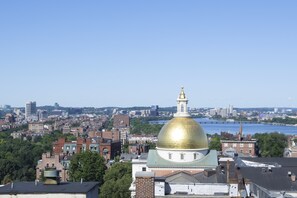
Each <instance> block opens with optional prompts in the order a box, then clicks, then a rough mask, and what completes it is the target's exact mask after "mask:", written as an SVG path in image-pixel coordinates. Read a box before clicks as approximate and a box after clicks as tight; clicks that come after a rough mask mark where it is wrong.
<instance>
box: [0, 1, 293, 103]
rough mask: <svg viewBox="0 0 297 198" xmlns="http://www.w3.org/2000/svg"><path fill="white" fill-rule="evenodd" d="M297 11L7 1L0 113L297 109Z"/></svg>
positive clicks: (274, 4)
mask: <svg viewBox="0 0 297 198" xmlns="http://www.w3.org/2000/svg"><path fill="white" fill-rule="evenodd" d="M296 9H297V1H293V0H291V1H273V0H269V1H256V0H255V1H197V0H193V1H190V0H188V1H174V0H162V1H153V0H152V1H136V0H135V1H128V0H127V1H122V0H121V1H120V0H119V1H76V0H71V1H70V0H68V1H66V0H65V1H60V0H55V1H54V0H53V1H39V0H36V1H30V0H28V1H1V2H0V79H1V85H2V86H1V94H0V105H4V104H10V105H12V106H24V104H25V102H26V101H30V100H33V101H37V105H38V106H39V105H46V104H54V102H58V103H59V104H60V105H61V106H95V107H103V106H123V107H124V106H138V105H141V106H142V105H144V106H148V105H151V104H159V105H160V106H173V105H175V100H176V97H177V95H178V93H179V90H180V87H181V86H184V87H185V92H186V94H187V96H188V97H189V99H190V101H189V106H191V107H225V106H228V105H229V104H232V105H234V106H235V107H263V106H271V107H275V106H288V107H297V92H296V90H295V85H296V83H297V82H296V81H297V80H296V79H297V78H296V76H297V12H296Z"/></svg>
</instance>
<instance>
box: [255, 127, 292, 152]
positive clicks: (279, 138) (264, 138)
mask: <svg viewBox="0 0 297 198" xmlns="http://www.w3.org/2000/svg"><path fill="white" fill-rule="evenodd" d="M254 138H255V139H257V140H258V147H259V148H258V149H259V156H261V157H282V156H283V153H284V149H285V148H286V147H287V144H288V143H287V137H286V135H284V134H280V133H277V132H274V133H262V134H259V133H256V134H255V135H254Z"/></svg>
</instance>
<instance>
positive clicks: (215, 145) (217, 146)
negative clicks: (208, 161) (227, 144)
mask: <svg viewBox="0 0 297 198" xmlns="http://www.w3.org/2000/svg"><path fill="white" fill-rule="evenodd" d="M209 149H213V150H217V151H220V150H221V139H220V137H219V136H218V135H215V136H213V137H212V138H211V141H210V143H209Z"/></svg>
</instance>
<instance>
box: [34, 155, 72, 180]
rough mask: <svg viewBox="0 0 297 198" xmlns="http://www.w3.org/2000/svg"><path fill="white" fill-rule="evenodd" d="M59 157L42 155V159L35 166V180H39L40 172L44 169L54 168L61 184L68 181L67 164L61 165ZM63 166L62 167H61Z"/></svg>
mask: <svg viewBox="0 0 297 198" xmlns="http://www.w3.org/2000/svg"><path fill="white" fill-rule="evenodd" d="M61 161H62V160H61V157H60V156H59V155H57V154H55V155H51V153H49V152H48V153H44V154H42V159H41V160H39V161H38V164H37V166H36V179H37V180H40V179H41V175H42V172H43V171H44V170H45V169H46V168H53V167H54V168H56V169H57V170H58V171H59V176H60V179H61V181H62V182H66V181H68V180H69V175H68V166H69V163H70V161H69V162H68V163H62V162H61ZM63 164H64V165H63Z"/></svg>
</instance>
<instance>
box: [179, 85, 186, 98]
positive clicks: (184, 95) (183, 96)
mask: <svg viewBox="0 0 297 198" xmlns="http://www.w3.org/2000/svg"><path fill="white" fill-rule="evenodd" d="M185 98H186V94H185V92H184V87H181V91H180V94H179V99H185Z"/></svg>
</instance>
